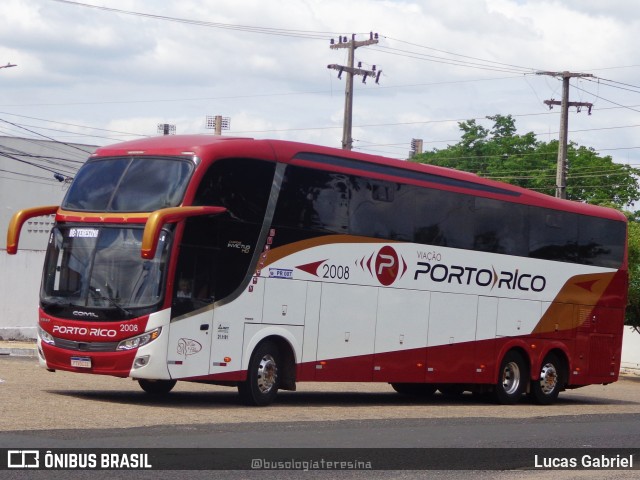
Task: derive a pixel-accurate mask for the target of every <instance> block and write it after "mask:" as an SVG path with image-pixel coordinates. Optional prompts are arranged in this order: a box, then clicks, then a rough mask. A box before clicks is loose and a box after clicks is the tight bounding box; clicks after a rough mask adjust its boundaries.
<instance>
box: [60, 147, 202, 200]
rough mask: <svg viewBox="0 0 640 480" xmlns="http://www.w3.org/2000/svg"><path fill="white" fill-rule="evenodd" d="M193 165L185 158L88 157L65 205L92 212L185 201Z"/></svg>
mask: <svg viewBox="0 0 640 480" xmlns="http://www.w3.org/2000/svg"><path fill="white" fill-rule="evenodd" d="M193 168H194V165H193V162H191V161H190V160H188V159H184V158H165V157H125V158H105V159H102V158H101V159H95V160H89V161H88V162H87V163H85V164H84V165H83V166H82V168H81V169H80V170H79V171H78V173H77V175H76V177H75V178H74V180H73V183H72V184H71V187H70V188H69V192H68V193H67V195H66V197H65V199H64V201H63V202H62V208H63V209H65V210H79V211H92V212H152V211H154V210H158V209H161V208H167V207H176V206H178V205H180V203H181V202H182V197H183V196H184V192H185V190H186V187H187V184H188V183H189V178H190V177H191V173H192V171H193Z"/></svg>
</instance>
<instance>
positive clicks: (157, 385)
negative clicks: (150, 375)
mask: <svg viewBox="0 0 640 480" xmlns="http://www.w3.org/2000/svg"><path fill="white" fill-rule="evenodd" d="M138 384H139V385H140V387H141V388H142V390H144V391H145V392H147V393H150V394H152V395H166V394H167V393H169V392H170V391H171V390H172V389H173V387H175V386H176V381H175V380H148V379H146V378H140V379H138Z"/></svg>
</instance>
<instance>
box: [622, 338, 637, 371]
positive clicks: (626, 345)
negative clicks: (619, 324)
mask: <svg viewBox="0 0 640 480" xmlns="http://www.w3.org/2000/svg"><path fill="white" fill-rule="evenodd" d="M621 367H622V368H621V370H622V371H625V372H628V373H634V374H636V375H640V333H638V332H636V331H635V330H634V329H633V328H631V327H625V329H624V338H623V340H622V366H621Z"/></svg>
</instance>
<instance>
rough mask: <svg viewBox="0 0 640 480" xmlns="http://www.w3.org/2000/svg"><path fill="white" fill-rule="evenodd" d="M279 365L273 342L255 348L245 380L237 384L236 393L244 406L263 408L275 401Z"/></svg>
mask: <svg viewBox="0 0 640 480" xmlns="http://www.w3.org/2000/svg"><path fill="white" fill-rule="evenodd" d="M279 363H280V352H279V350H278V347H277V346H276V345H275V344H274V343H273V342H270V341H266V342H263V343H261V344H260V345H258V346H257V347H256V349H255V350H254V351H253V354H252V355H251V360H249V368H248V369H247V379H246V380H245V381H244V382H242V383H240V384H238V393H239V394H240V399H241V400H242V402H243V403H244V404H245V405H255V406H258V407H263V406H266V405H269V404H271V403H272V402H273V401H274V400H275V398H276V395H277V394H278V387H279V377H278V365H279Z"/></svg>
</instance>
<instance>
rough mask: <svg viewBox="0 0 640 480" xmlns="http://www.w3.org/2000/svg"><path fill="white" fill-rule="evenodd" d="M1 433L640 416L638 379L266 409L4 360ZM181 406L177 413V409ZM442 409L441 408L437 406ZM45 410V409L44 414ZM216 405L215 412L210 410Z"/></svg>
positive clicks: (317, 399)
mask: <svg viewBox="0 0 640 480" xmlns="http://www.w3.org/2000/svg"><path fill="white" fill-rule="evenodd" d="M0 382H2V383H0V395H1V397H2V399H3V400H2V403H3V414H2V415H0V431H5V432H6V431H15V430H42V429H56V428H60V426H61V425H64V426H65V428H79V429H86V428H110V427H114V416H113V415H105V414H104V413H105V411H106V410H107V409H108V410H109V411H111V412H113V413H116V415H115V416H116V418H117V425H115V426H117V427H119V428H127V427H140V426H145V425H166V424H167V423H169V424H176V425H185V424H205V423H216V422H218V423H242V422H246V421H247V420H248V419H253V420H254V421H261V422H277V421H283V420H285V419H286V420H287V421H329V420H332V421H335V420H347V419H349V420H365V419H394V418H397V419H407V418H464V417H469V416H472V417H480V418H482V417H484V418H488V417H498V418H536V417H538V416H545V417H548V416H554V415H590V414H609V413H615V414H624V413H631V414H640V378H637V377H635V378H630V377H622V378H621V380H620V381H619V382H616V383H614V384H611V385H608V386H603V385H592V386H588V387H584V388H581V389H577V390H571V391H567V392H563V393H561V394H560V398H559V401H558V403H557V404H555V405H552V406H548V407H545V406H539V405H534V404H532V403H530V402H527V401H524V402H522V403H521V404H519V405H518V406H517V408H511V407H504V406H499V405H496V404H494V403H492V402H489V401H486V402H483V401H478V400H477V399H475V398H474V397H472V396H471V395H464V396H463V397H462V398H460V399H456V400H445V399H443V397H442V396H440V395H436V396H434V397H432V398H428V399H422V400H420V399H412V398H407V397H403V396H401V395H398V394H396V393H395V392H394V391H393V390H392V389H391V387H390V386H389V385H387V384H379V383H348V384H344V383H302V384H300V385H299V389H298V392H281V393H280V394H279V397H278V400H277V402H276V403H275V404H274V405H273V407H271V408H268V409H255V408H251V407H244V406H242V405H241V404H240V402H239V401H238V396H237V391H236V390H235V389H234V388H228V387H217V386H211V385H200V384H194V383H185V382H178V385H177V386H176V388H175V389H174V391H173V392H172V393H171V394H170V396H169V397H168V398H164V399H163V398H152V397H150V396H149V395H147V394H145V393H143V392H142V390H141V389H140V387H139V386H138V384H137V382H134V381H132V380H131V379H121V378H114V377H105V376H98V375H84V374H77V373H69V372H61V371H58V372H55V373H51V372H47V371H46V370H45V369H43V368H40V367H39V366H38V363H37V359H36V358H32V357H17V356H8V355H5V356H0ZM178 406H179V414H178V412H177V411H176V407H178ZM434 406H437V408H434ZM43 407H46V408H43ZM212 407H213V408H212Z"/></svg>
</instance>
